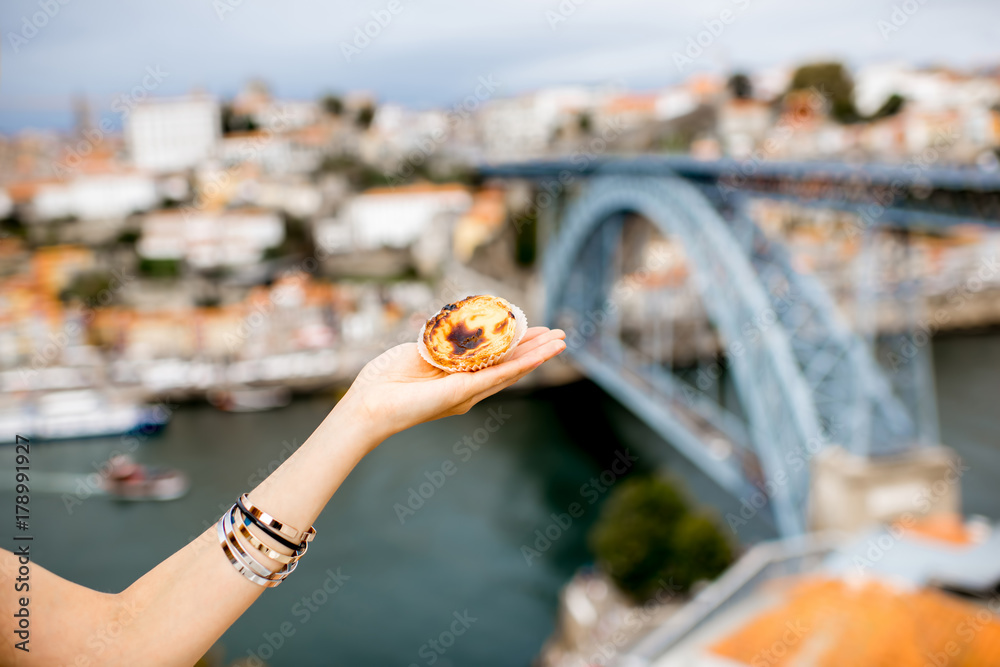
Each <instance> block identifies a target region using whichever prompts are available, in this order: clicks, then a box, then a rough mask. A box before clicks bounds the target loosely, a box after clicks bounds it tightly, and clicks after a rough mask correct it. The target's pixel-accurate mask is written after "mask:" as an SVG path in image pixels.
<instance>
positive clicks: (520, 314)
mask: <svg viewBox="0 0 1000 667" xmlns="http://www.w3.org/2000/svg"><path fill="white" fill-rule="evenodd" d="M474 296H490V297H492V298H494V299H500V300H501V301H503V302H504V303H505V304H507V308H508V309H510V312H512V313H513V314H514V342H513V343H511V345H510V347H509V348H507V351H506V352H504V353H503V354H494V355H491V356H490V357H488V358H486V359H484V360H482V361H479V362H477V363H475V364H457V366H458V367H456V368H451V367H445V366H442V365H441V364H439V363H437V362H436V361H434V359H432V358H431V353H430V352H429V351H428V350H427V345H425V344H424V331H425V330H426V329H427V324H428V322H430V321H431V320H432V319H434V318H433V316H432V317H431V318H429V319H428V320H427V321H426V322H424V325H423V326H422V327H420V333H419V334H418V335H417V352H419V353H420V356H421V358H423V360H424V361H426V362H427V363H429V364H430V365H431V366H434V367H435V368H440V369H441V370H443V371H445V372H447V373H462V372H475V371H478V370H482V369H484V368H489V367H490V366H493V365H496V364H499V363H501V362H503V361H507V360H508V359H510V355H512V354H514V350H515V349H516V348H517V344H518V343H520V342H521V339H522V338H524V334H525V333H527V331H528V318H527V317H526V316H525V314H524V311H523V310H521V309H520V308H518V307H517V306H515V305H514V304H512V303H511V302H510V301H507V299H504V298H503V297H498V296H493V295H491V294H477V295H474ZM439 312H440V311H439ZM435 315H436V313H435Z"/></svg>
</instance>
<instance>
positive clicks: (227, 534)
mask: <svg viewBox="0 0 1000 667" xmlns="http://www.w3.org/2000/svg"><path fill="white" fill-rule="evenodd" d="M217 532H218V535H219V542H220V543H221V544H222V551H223V553H225V555H226V557H227V558H228V559H229V562H230V564H231V565H232V566H233V567H234V568H236V570H237V571H238V572H239V573H240V574H242V575H243V576H244V577H246V578H247V579H249V580H250V581H252V582H254V583H255V584H258V585H260V586H265V587H267V588H273V587H274V586H277V585H278V584H280V583H281V582H282V581H284V579H285V577H287V576H288V575H289V574H291V573H292V572H294V571H295V568H296V567H298V563H297V562H296V563H290V564H287V565H285V566H284V567H282V568H281V569H280V570H279V571H277V572H272V571H271V570H270V569H269V568H268V567H266V566H264V565H263V564H262V563H260V562H258V561H257V560H256V559H255V558H254V557H253V556H252V555H251V554H248V553H247V552H246V551H244V550H243V547H242V545H240V543H239V541H238V540H237V538H236V534H235V533H234V532H233V517H232V509H230V511H229V512H227V513H225V514H223V515H222V518H221V519H219V523H218V524H217Z"/></svg>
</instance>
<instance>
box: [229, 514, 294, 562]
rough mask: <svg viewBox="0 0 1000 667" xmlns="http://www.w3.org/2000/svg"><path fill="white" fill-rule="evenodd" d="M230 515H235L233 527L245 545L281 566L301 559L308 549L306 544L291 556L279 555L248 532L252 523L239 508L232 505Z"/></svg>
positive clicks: (278, 552) (279, 553)
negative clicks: (244, 541)
mask: <svg viewBox="0 0 1000 667" xmlns="http://www.w3.org/2000/svg"><path fill="white" fill-rule="evenodd" d="M230 513H231V514H235V516H233V526H234V527H235V528H236V531H237V532H238V533H239V534H240V535H241V536H242V537H243V539H244V540H246V541H247V543H248V544H249V545H250V546H251V547H253V548H254V549H256V550H257V551H259V552H261V553H262V554H264V555H265V556H267V557H268V558H270V559H271V560H274V561H277V562H279V563H282V564H283V565H288V564H289V563H294V562H295V561H297V560H298V559H300V558H302V556H304V555H305V553H306V550H308V549H309V543H308V542H307V543H305V545H304V546H303V547H302V548H301V549H299V550H297V551H295V552H294V553H293V554H292V555H287V554H283V553H281V552H280V551H275V550H274V549H272V548H270V547H269V546H267V545H266V544H264V543H263V542H262V541H260V540H259V539H258V538H257V536H256V535H254V534H253V533H252V532H251V531H250V530H249V528H250V526H252V525H253V522H252V521H250V519H248V518H246V517H245V516H243V513H242V512H241V511H240V508H239V507H237V506H236V505H233V508H232V510H230Z"/></svg>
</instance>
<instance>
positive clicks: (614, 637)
mask: <svg viewBox="0 0 1000 667" xmlns="http://www.w3.org/2000/svg"><path fill="white" fill-rule="evenodd" d="M657 583H659V588H657V589H656V592H655V593H653V594H652V595H650V596H649V597H648V598H646V600H645V602H643V603H642V604H640V605H636V606H634V607H633V608H632V609H630V610H629V611H628V612H627V613H626V614H625V616H624V618H622V620H621V623H620V624H619V625H618V626H617V627H616V628H615V630H614V631H613V632H612V633H611V635H610V636H609V637H608V639H607V641H604V642H601V643H600V644H598V645H597V646H596V647H594V650H593V652H591V654H590V657H589V658H588V659H587V662H586V664H587V665H608V664H611V661H612V659H613V658H614V657H615V656H616V655H618V653H619V652H620V651H621V649H622V646H624V645H625V644H627V643H628V642H629V641H631V640H632V639H633V638H634V637H635V636H636V634H637V633H638V632H640V631H641V630H642V629H643V628H644V627H646V625H647V624H648V623H649V622H650V621H652V620H653V619H654V618H655V616H656V613H657V612H658V611H659V610H660V608H662V607H663V606H664V605H666V604H669V603H671V602H673V601H674V600H675V599H676V598H678V597H679V596H680V595H681V594H682V593H683V589H682V588H681V586H679V585H678V584H675V583H674V578H673V577H670V579H669V580H668V581H664V580H663V579H660V580H659V581H658V582H657Z"/></svg>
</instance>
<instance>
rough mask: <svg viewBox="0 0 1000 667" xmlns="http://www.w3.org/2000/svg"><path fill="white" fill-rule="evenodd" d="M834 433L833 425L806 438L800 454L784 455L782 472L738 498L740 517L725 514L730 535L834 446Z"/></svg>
mask: <svg viewBox="0 0 1000 667" xmlns="http://www.w3.org/2000/svg"><path fill="white" fill-rule="evenodd" d="M836 430H837V427H836V425H832V426H831V428H829V429H823V428H822V427H821V430H820V433H819V434H818V435H816V436H813V437H811V438H809V439H808V440H807V441H806V443H805V445H804V446H803V448H802V450H799V449H796V450H794V451H790V452H788V453H787V454H785V461H784V463H785V467H784V468H781V469H779V470H776V471H775V472H774V475H773V477H769V478H767V479H764V480H762V481H757V482H754V484H753V486H754V487H756V491H754V492H753V493H751V494H750V495H749V496H744V497H741V498H740V509H739V513H738V514H734V513H733V512H727V513H726V524H727V525H728V526H729V530H731V531H733V534H734V535H735V534H736V533H738V532H739V529H740V528H742V527H743V526H745V525H747V524H748V523H750V521H751V520H753V518H754V517H756V516H757V514H758V513H759V512H760V511H761V510H762V509H764V508H765V507H767V506H768V504H769V503H770V502H771V498H774V497H775V496H776V495H777V494H778V493H779V492H780V491H781V490H782V489H783V488H785V487H786V486H787V485H788V484H789V483H790V482H791V481H792V479H793V475H794V474H795V473H798V472H801V471H802V470H804V469H805V468H806V466H807V465H809V461H811V460H812V458H813V457H815V456H816V455H817V454H819V453H820V452H821V451H823V449H825V448H826V446H827V445H828V444H830V443H831V442H833V437H834V432H835V431H836ZM789 473H791V474H789Z"/></svg>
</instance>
